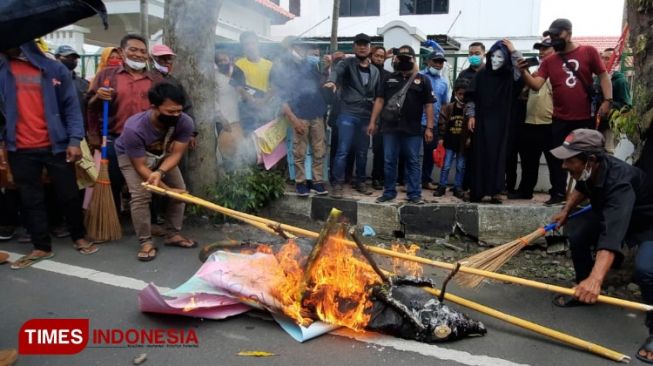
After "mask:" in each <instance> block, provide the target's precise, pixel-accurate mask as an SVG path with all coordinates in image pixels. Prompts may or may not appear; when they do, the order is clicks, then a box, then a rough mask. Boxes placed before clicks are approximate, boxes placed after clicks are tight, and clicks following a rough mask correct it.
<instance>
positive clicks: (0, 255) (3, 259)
mask: <svg viewBox="0 0 653 366" xmlns="http://www.w3.org/2000/svg"><path fill="white" fill-rule="evenodd" d="M8 259H9V253H7V252H0V264H5V263H7V260H8Z"/></svg>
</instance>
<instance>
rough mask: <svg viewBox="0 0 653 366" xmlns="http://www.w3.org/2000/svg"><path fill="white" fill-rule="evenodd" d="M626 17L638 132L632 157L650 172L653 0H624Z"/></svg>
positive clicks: (652, 161)
mask: <svg viewBox="0 0 653 366" xmlns="http://www.w3.org/2000/svg"><path fill="white" fill-rule="evenodd" d="M627 13H628V14H627V19H628V25H629V26H630V39H629V43H630V46H631V48H632V50H633V59H634V60H633V64H634V65H633V66H634V68H635V76H636V77H635V78H634V80H633V88H632V89H633V112H634V121H635V123H637V125H638V127H639V129H638V130H639V136H631V140H634V141H632V142H633V144H635V158H636V159H637V158H638V157H640V156H641V159H640V162H639V164H640V165H642V163H643V165H644V166H642V168H644V169H645V170H647V171H648V172H649V173H653V139H651V140H650V141H648V143H647V141H646V140H648V139H647V137H649V136H651V132H652V131H653V130H652V129H650V128H649V127H650V126H651V122H653V1H652V0H627Z"/></svg>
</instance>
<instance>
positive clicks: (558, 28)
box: [542, 18, 571, 37]
mask: <svg viewBox="0 0 653 366" xmlns="http://www.w3.org/2000/svg"><path fill="white" fill-rule="evenodd" d="M563 30H566V31H568V32H571V22H570V21H569V19H564V18H559V19H556V20H554V21H553V23H551V25H550V26H549V29H548V30H545V31H544V33H542V35H543V36H544V37H548V36H550V35H552V34H553V35H554V36H556V35H558V34H560V32H562V31H563Z"/></svg>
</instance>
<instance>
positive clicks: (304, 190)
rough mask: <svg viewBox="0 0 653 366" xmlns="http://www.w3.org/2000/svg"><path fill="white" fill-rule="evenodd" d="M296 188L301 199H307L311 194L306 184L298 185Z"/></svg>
mask: <svg viewBox="0 0 653 366" xmlns="http://www.w3.org/2000/svg"><path fill="white" fill-rule="evenodd" d="M295 187H296V188H297V195H298V196H300V197H307V196H308V195H309V193H310V190H309V189H308V186H306V183H297V185H296V186H295Z"/></svg>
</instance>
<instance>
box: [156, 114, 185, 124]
mask: <svg viewBox="0 0 653 366" xmlns="http://www.w3.org/2000/svg"><path fill="white" fill-rule="evenodd" d="M180 117H181V115H179V116H171V115H169V114H163V113H161V114H159V122H161V123H163V124H164V125H165V126H166V127H173V126H176V125H177V122H179V118H180Z"/></svg>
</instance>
